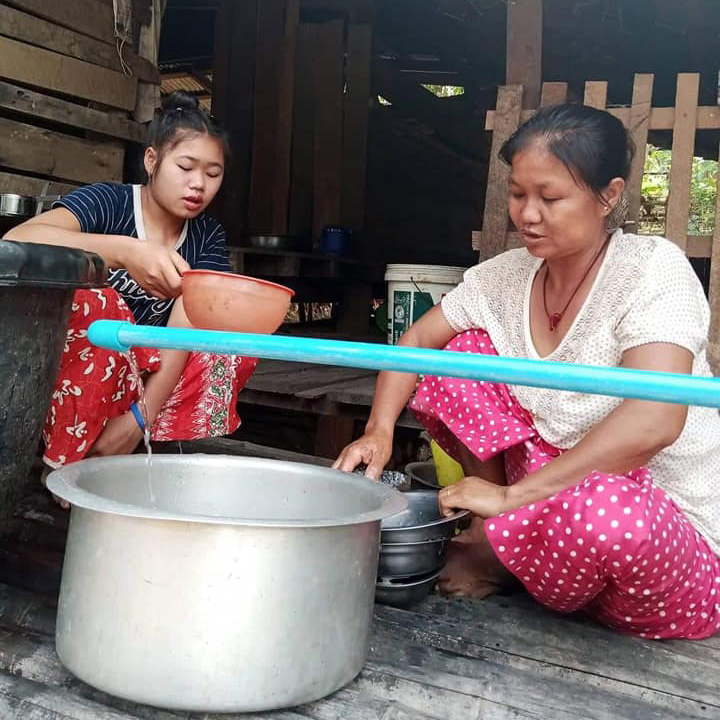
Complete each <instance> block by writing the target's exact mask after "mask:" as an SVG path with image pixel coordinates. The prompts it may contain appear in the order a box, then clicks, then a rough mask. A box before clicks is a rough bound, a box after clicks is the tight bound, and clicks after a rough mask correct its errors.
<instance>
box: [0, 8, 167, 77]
mask: <svg viewBox="0 0 720 720" xmlns="http://www.w3.org/2000/svg"><path fill="white" fill-rule="evenodd" d="M0 35H4V36H5V37H9V38H11V39H13V40H20V41H21V42H26V43H29V44H30V45H36V46H37V47H41V48H45V50H53V51H54V52H58V53H60V54H61V55H70V56H71V57H74V58H77V59H78V60H86V61H87V62H90V63H93V64H94V65H101V66H102V67H105V68H108V69H110V70H116V71H119V72H122V65H121V63H120V58H119V57H118V52H117V47H116V46H115V43H113V44H110V43H106V42H103V41H102V40H96V39H95V38H91V37H88V36H87V35H81V34H80V33H79V32H75V30H71V29H69V28H64V27H61V26H60V25H57V24H55V23H54V22H51V21H49V20H42V19H41V18H38V17H35V16H34V15H28V14H27V13H24V12H22V11H20V10H16V9H15V8H12V7H9V6H7V5H0ZM123 59H124V60H125V63H126V64H127V65H128V66H129V67H130V70H131V71H132V73H133V75H136V76H137V77H138V78H139V79H140V80H144V81H145V82H150V83H155V84H158V83H159V82H160V71H159V70H158V69H157V68H156V67H155V66H154V65H153V64H152V63H151V62H150V61H149V60H146V59H145V58H141V57H139V56H138V55H136V54H135V53H133V52H132V51H131V50H129V49H127V48H125V49H123Z"/></svg>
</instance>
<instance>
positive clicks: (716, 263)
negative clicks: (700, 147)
mask: <svg viewBox="0 0 720 720" xmlns="http://www.w3.org/2000/svg"><path fill="white" fill-rule="evenodd" d="M718 158H719V160H720V151H718ZM709 300H710V332H709V333H708V334H709V338H708V341H709V342H708V361H709V362H710V367H711V368H712V371H713V374H714V375H718V373H720V172H719V173H718V177H717V202H716V205H715V230H714V232H713V243H712V258H711V260H710V293H709Z"/></svg>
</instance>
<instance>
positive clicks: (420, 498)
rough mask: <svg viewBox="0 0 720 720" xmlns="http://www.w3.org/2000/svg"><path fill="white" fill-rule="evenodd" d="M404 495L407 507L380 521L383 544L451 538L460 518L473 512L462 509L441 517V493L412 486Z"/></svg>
mask: <svg viewBox="0 0 720 720" xmlns="http://www.w3.org/2000/svg"><path fill="white" fill-rule="evenodd" d="M403 496H404V497H405V498H406V499H407V501H408V506H407V508H406V509H405V510H403V511H402V512H400V513H397V514H396V515H393V516H391V517H387V518H385V519H384V520H383V521H382V523H381V525H380V527H381V530H382V531H381V533H380V543H381V544H382V545H385V544H386V543H390V544H396V543H415V542H426V541H428V540H442V539H446V540H448V539H450V538H452V537H453V536H454V535H455V530H456V529H457V525H458V522H459V521H460V520H462V519H464V518H466V517H467V516H468V515H469V514H470V512H469V511H468V510H460V511H458V512H456V513H453V514H452V515H451V516H450V517H447V518H446V517H442V515H441V514H440V508H439V507H438V494H437V493H436V492H433V491H431V490H413V491H410V492H406V493H403Z"/></svg>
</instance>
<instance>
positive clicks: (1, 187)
mask: <svg viewBox="0 0 720 720" xmlns="http://www.w3.org/2000/svg"><path fill="white" fill-rule="evenodd" d="M46 182H49V183H50V184H49V185H48V188H47V194H48V195H67V194H68V193H69V192H72V191H73V190H75V188H78V187H80V186H79V185H73V184H70V183H62V182H57V180H50V179H49V178H48V179H45V178H36V177H28V176H27V175H16V174H15V173H7V172H0V192H3V193H16V194H18V195H40V194H41V193H42V192H43V191H44V189H45V183H46Z"/></svg>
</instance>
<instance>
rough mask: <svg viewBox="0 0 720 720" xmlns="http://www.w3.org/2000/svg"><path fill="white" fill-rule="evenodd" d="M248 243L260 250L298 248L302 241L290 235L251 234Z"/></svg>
mask: <svg viewBox="0 0 720 720" xmlns="http://www.w3.org/2000/svg"><path fill="white" fill-rule="evenodd" d="M247 244H248V246H249V247H252V248H257V249H259V250H297V249H298V247H299V246H300V241H299V240H298V238H295V237H291V236H289V235H251V236H250V237H248V238H247Z"/></svg>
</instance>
